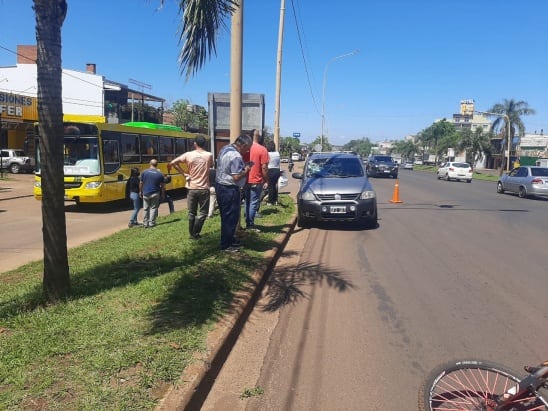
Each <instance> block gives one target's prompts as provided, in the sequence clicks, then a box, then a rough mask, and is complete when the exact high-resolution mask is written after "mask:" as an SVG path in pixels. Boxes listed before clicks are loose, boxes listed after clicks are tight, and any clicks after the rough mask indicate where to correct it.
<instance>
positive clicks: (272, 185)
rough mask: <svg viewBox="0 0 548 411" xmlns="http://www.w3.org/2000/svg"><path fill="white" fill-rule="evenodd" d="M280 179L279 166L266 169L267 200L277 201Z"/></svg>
mask: <svg viewBox="0 0 548 411" xmlns="http://www.w3.org/2000/svg"><path fill="white" fill-rule="evenodd" d="M279 179H280V169H279V168H269V169H268V202H269V203H270V204H276V203H277V202H278V180H279Z"/></svg>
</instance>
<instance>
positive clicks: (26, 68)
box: [0, 45, 165, 154]
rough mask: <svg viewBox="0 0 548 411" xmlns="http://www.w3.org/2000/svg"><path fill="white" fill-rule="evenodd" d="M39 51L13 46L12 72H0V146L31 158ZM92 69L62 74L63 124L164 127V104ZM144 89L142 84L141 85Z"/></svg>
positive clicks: (91, 66) (1, 69)
mask: <svg viewBox="0 0 548 411" xmlns="http://www.w3.org/2000/svg"><path fill="white" fill-rule="evenodd" d="M36 60H37V47H36V46H35V45H19V46H17V63H16V65H15V66H8V67H0V120H1V125H2V131H1V138H0V146H1V147H9V148H21V149H24V150H25V151H26V152H28V153H29V154H32V153H33V152H34V123H35V122H36V121H38V110H37V107H38V101H37V88H38V84H37V67H36ZM96 69H97V68H96V65H95V64H93V63H88V64H86V67H85V71H78V70H70V69H63V73H62V87H63V90H62V98H63V113H64V116H63V119H64V121H84V122H101V123H104V122H109V123H124V122H127V121H151V122H155V123H162V114H163V111H164V102H165V100H164V99H163V98H160V97H156V96H153V95H150V94H146V93H144V92H143V91H139V90H132V89H130V88H129V87H128V86H127V85H125V84H122V83H118V82H115V81H111V80H108V79H106V78H105V77H104V76H102V75H99V74H97V72H96ZM141 84H144V83H141Z"/></svg>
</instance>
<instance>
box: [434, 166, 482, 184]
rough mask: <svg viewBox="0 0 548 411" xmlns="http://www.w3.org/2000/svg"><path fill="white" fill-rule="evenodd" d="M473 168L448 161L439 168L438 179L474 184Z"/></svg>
mask: <svg viewBox="0 0 548 411" xmlns="http://www.w3.org/2000/svg"><path fill="white" fill-rule="evenodd" d="M472 174H473V170H472V166H471V165H470V164H468V163H463V162H455V161H448V162H447V163H442V164H441V165H440V167H439V168H438V171H437V175H438V179H441V178H443V179H445V180H446V181H450V180H459V181H460V180H466V182H467V183H471V182H472Z"/></svg>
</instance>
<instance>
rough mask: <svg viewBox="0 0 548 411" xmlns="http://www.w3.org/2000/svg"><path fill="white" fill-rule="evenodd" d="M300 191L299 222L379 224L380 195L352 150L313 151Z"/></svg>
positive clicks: (301, 176) (304, 224)
mask: <svg viewBox="0 0 548 411" xmlns="http://www.w3.org/2000/svg"><path fill="white" fill-rule="evenodd" d="M292 177H293V178H296V179H299V180H301V185H300V188H299V192H298V193H297V209H298V216H297V224H298V226H299V227H307V226H309V225H310V223H312V222H320V221H338V222H353V223H358V224H362V225H365V226H366V227H368V228H375V227H377V198H376V194H375V190H373V187H372V186H371V183H370V182H369V180H368V178H367V175H366V173H365V170H364V167H363V164H362V161H361V160H360V158H359V157H358V156H357V155H355V154H349V153H339V152H332V153H312V154H310V155H309V156H308V158H307V159H306V164H305V166H304V170H303V172H302V173H293V174H292Z"/></svg>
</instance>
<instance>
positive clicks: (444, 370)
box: [418, 360, 548, 411]
mask: <svg viewBox="0 0 548 411" xmlns="http://www.w3.org/2000/svg"><path fill="white" fill-rule="evenodd" d="M520 380H521V377H519V374H518V373H516V372H514V371H513V370H511V369H509V368H507V367H505V366H503V365H500V364H497V363H494V362H491V361H484V360H459V361H452V362H449V363H446V364H442V365H440V366H438V367H436V368H435V369H433V370H432V371H431V372H430V373H429V374H428V376H427V377H426V378H425V379H424V381H423V383H422V384H421V386H420V389H419V398H418V401H419V410H420V411H444V410H453V411H491V410H494V407H495V403H494V398H496V396H500V395H501V394H503V393H504V392H506V390H508V389H509V388H510V387H511V386H512V385H514V384H515V383H517V382H519V381H520ZM543 406H544V408H543ZM506 410H507V411H527V410H531V411H532V410H535V411H548V403H547V402H546V400H544V399H543V398H542V397H541V395H540V394H539V393H538V392H534V393H533V395H532V396H531V397H530V398H528V399H523V400H522V401H520V402H519V403H514V404H512V405H511V406H509V407H507V408H506Z"/></svg>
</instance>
